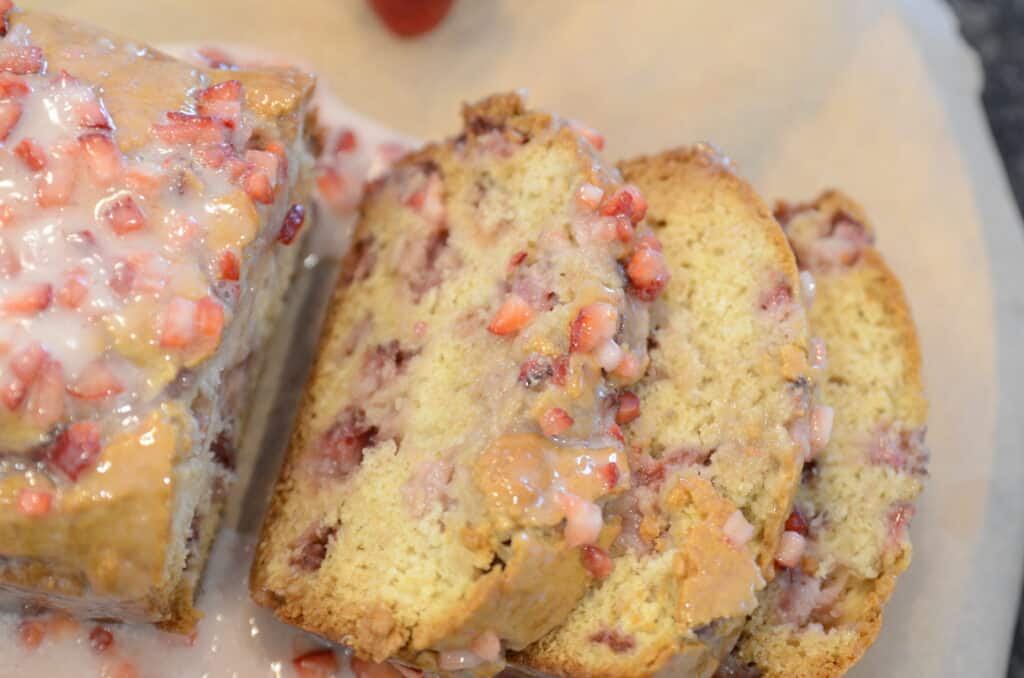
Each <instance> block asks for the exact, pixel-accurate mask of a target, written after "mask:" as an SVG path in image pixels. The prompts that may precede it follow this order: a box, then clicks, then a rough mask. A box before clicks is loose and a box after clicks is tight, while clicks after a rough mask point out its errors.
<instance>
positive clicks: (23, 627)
mask: <svg viewBox="0 0 1024 678" xmlns="http://www.w3.org/2000/svg"><path fill="white" fill-rule="evenodd" d="M2 2H4V0H0V3H2ZM0 35H3V33H0ZM44 638H46V626H45V625H44V624H43V623H42V622H41V621H39V620H38V619H26V620H25V621H23V622H21V623H20V624H18V642H20V643H21V646H22V647H24V648H26V649H29V650H34V649H36V648H37V647H39V646H40V645H42V644H43V639H44Z"/></svg>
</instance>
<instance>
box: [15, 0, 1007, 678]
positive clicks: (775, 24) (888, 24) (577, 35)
mask: <svg viewBox="0 0 1024 678" xmlns="http://www.w3.org/2000/svg"><path fill="white" fill-rule="evenodd" d="M25 4H26V5H28V6H31V7H37V8H46V9H53V10H56V11H60V12H62V13H65V14H69V15H73V16H76V17H79V18H81V19H83V20H87V21H90V22H92V23H96V24H100V25H105V26H108V27H110V28H113V29H116V30H118V31H120V32H122V33H126V34H129V35H134V36H136V37H138V38H140V39H142V40H146V41H149V42H159V43H167V42H183V41H196V40H198V41H209V42H228V43H239V44H262V45H265V46H266V48H267V49H269V50H272V51H274V52H277V53H291V54H296V55H297V56H299V57H301V58H302V59H304V60H306V61H308V62H309V63H311V64H314V65H315V66H316V68H317V69H318V70H319V72H320V73H321V75H322V76H323V77H324V78H325V79H326V81H328V82H329V83H330V85H331V86H332V88H333V89H334V90H335V91H337V92H338V93H339V94H340V95H341V96H342V98H343V99H344V100H345V101H346V103H347V104H349V105H350V106H351V107H353V108H354V109H356V110H359V111H361V112H363V113H365V114H367V115H369V116H371V117H375V118H378V119H380V120H381V121H383V122H384V123H386V124H388V125H390V126H392V127H393V128H395V129H397V130H400V131H402V132H404V133H407V134H409V135H412V136H414V137H418V138H431V137H436V136H438V135H440V134H445V133H448V132H450V131H453V130H454V129H455V127H456V112H457V110H458V104H459V102H460V101H461V100H463V99H466V98H473V97H477V96H480V95H484V94H487V93H490V92H492V91H496V90H501V89H505V88H511V87H526V88H528V89H529V90H530V92H531V94H532V101H533V103H534V104H536V105H538V106H540V107H544V108H549V109H551V110H555V111H558V112H560V113H562V114H565V115H569V116H574V117H578V118H581V119H583V120H585V121H587V122H588V123H589V124H591V125H593V126H595V127H597V128H598V129H600V130H601V131H602V132H604V133H605V135H606V136H607V138H608V146H607V153H606V154H607V155H608V157H609V158H612V159H614V158H619V157H626V156H628V155H632V154H635V153H641V152H656V151H658V150H660V149H662V148H665V147H668V146H672V145H679V144H683V143H689V142H693V141H697V140H708V141H712V142H714V143H716V144H717V145H719V146H720V147H721V148H723V149H725V150H726V151H727V152H728V153H729V154H730V155H731V156H732V157H733V158H734V159H735V160H736V161H737V163H738V164H739V166H740V169H741V171H742V173H743V174H745V175H746V176H747V177H748V178H750V179H751V180H752V181H753V182H754V184H755V185H756V186H757V187H758V188H759V189H760V190H761V192H762V193H763V194H764V195H765V196H766V197H768V198H769V199H772V198H776V197H787V198H793V199H799V198H802V197H809V196H811V195H812V194H814V193H816V192H817V191H818V190H819V189H821V188H824V187H827V186H836V187H840V188H842V189H844V190H845V191H847V192H849V193H850V194H851V195H853V196H854V197H856V198H857V199H858V200H860V201H862V202H863V204H864V205H865V207H866V208H867V210H868V212H869V214H870V215H872V217H873V219H874V221H875V222H876V226H877V228H878V231H879V240H880V246H881V249H882V251H883V252H884V253H885V254H886V256H887V257H888V258H889V260H890V261H891V263H892V265H893V267H894V269H895V270H896V271H897V272H898V273H899V274H900V275H901V276H902V278H903V280H904V283H905V285H906V288H907V291H908V294H909V296H910V299H911V303H912V306H913V309H914V312H915V317H916V318H917V320H918V323H919V325H920V330H921V335H922V342H923V350H924V358H925V371H926V381H927V386H928V389H929V395H930V398H931V402H932V410H931V417H930V431H929V440H930V443H931V447H932V451H933V458H932V464H931V473H932V478H931V481H930V483H929V485H928V488H927V490H926V494H925V495H924V497H923V499H922V501H921V504H920V512H919V514H918V517H917V519H916V520H915V522H914V524H913V528H912V535H913V540H914V543H915V556H914V563H913V565H912V567H911V568H910V570H909V572H908V573H907V574H906V575H905V576H904V577H903V580H902V581H901V585H900V586H899V588H898V589H897V592H896V595H895V598H894V600H893V602H892V604H891V605H890V607H889V609H888V612H887V616H886V622H885V627H884V630H883V633H882V637H881V639H880V640H879V642H878V643H877V644H876V646H875V647H874V648H873V649H872V650H871V651H870V652H869V653H868V656H867V657H866V658H865V660H864V661H863V662H862V664H861V665H860V666H858V667H857V668H856V669H855V670H854V672H853V675H855V676H968V675H969V676H980V677H987V676H993V677H994V676H1000V677H1001V676H1003V675H1005V667H1006V661H1007V654H1008V648H1009V642H1010V637H1011V633H1012V625H1013V620H1014V614H1015V608H1016V603H1017V600H1018V593H1019V586H1020V582H1021V574H1022V563H1024V494H1022V493H1021V492H1020V491H1018V489H1017V488H1018V487H1019V486H1020V483H1021V481H1022V480H1024V424H1022V423H1021V422H1022V419H1021V417H1020V414H1019V413H1020V412H1021V411H1022V409H1024V360H1022V356H1021V353H1020V351H1019V350H1018V345H1019V343H1020V342H1021V341H1022V340H1024V275H1022V273H1021V267H1022V266H1024V242H1022V237H1021V233H1022V231H1021V225H1020V221H1019V216H1018V214H1017V212H1016V210H1015V208H1014V207H1013V203H1012V200H1011V198H1010V195H1009V192H1008V187H1007V182H1006V179H1005V176H1004V175H1003V173H1002V170H1001V167H1000V165H999V163H998V158H997V155H996V153H995V150H994V146H993V143H992V140H991V136H990V133H989V130H988V128H987V125H986V124H985V121H984V117H983V115H982V112H981V108H980V104H979V93H980V87H981V78H980V70H979V68H978V64H977V60H976V58H975V57H974V55H973V54H972V53H970V52H969V50H968V49H967V48H966V47H965V46H964V44H963V43H962V42H961V40H960V38H959V37H958V35H957V33H956V28H955V25H954V23H953V18H952V15H951V13H950V12H949V11H948V9H946V8H945V6H943V5H941V4H940V3H939V2H937V1H936V0H917V1H915V0H905V1H903V2H890V3H886V2H882V1H881V0H870V1H868V0H860V1H858V2H853V3H851V2H842V3H838V2H837V3H826V2H823V1H822V0H776V1H775V2H771V3H753V2H749V1H748V0H728V1H723V2H716V3H708V2H685V3H684V2H672V1H670V0H666V1H665V2H653V1H649V0H632V1H631V2H628V3H620V2H613V1H612V0H608V1H598V0H589V1H586V2H584V1H583V0H576V1H569V0H564V1H562V2H551V1H550V0H548V1H542V0H518V1H517V0H505V1H498V0H494V1H491V0H459V1H458V2H457V3H456V7H455V10H454V12H453V14H452V16H450V17H449V19H448V21H447V22H446V23H445V24H444V25H443V26H442V27H441V28H440V29H439V30H438V31H436V32H434V33H433V34H431V35H429V36H427V37H425V38H423V39H420V40H417V41H413V42H399V41H396V40H394V39H393V38H391V37H390V36H389V35H388V34H387V33H385V32H384V30H383V29H382V28H381V27H380V25H379V24H378V23H377V21H376V20H375V19H374V17H373V16H372V15H371V14H370V12H369V10H367V9H366V4H365V3H364V2H361V1H358V0H347V1H346V0H291V1H289V2H253V1H252V0H248V1H243V0H219V1H218V0H209V1H206V2H188V1H184V0H148V1H146V2H135V3H121V2H117V1H115V0H49V1H47V2H27V3H25ZM271 423H272V425H273V426H276V427H286V426H287V424H288V422H286V421H273V422H271Z"/></svg>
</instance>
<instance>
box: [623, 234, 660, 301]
mask: <svg viewBox="0 0 1024 678" xmlns="http://www.w3.org/2000/svg"><path fill="white" fill-rule="evenodd" d="M626 275H628V276H629V282H630V283H631V287H630V292H632V293H633V295H634V296H636V297H637V298H638V299H642V300H643V301H651V300H653V299H654V298H655V297H657V296H658V293H659V292H661V290H662V289H664V287H665V285H667V284H668V281H669V277H670V276H669V272H668V266H667V265H666V264H665V257H664V256H663V255H662V254H661V252H659V251H658V250H656V249H653V248H650V247H639V248H637V249H636V250H635V251H634V252H633V256H632V257H630V259H629V263H628V264H626Z"/></svg>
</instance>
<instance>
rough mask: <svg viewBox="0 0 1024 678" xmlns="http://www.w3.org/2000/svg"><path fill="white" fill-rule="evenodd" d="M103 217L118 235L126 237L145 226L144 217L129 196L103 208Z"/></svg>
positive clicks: (122, 197)
mask: <svg viewBox="0 0 1024 678" xmlns="http://www.w3.org/2000/svg"><path fill="white" fill-rule="evenodd" d="M103 216H104V218H106V220H107V222H108V223H109V224H110V227H111V228H112V229H113V230H114V233H117V234H118V235H126V234H128V233H131V232H133V231H138V230H141V229H143V228H145V226H146V216H145V215H144V214H143V213H142V210H141V209H140V208H139V206H138V205H136V204H135V200H133V199H132V197H131V196H129V195H125V196H121V197H120V198H117V199H116V200H114V201H113V202H111V203H109V204H108V205H107V206H106V207H105V208H104V211H103Z"/></svg>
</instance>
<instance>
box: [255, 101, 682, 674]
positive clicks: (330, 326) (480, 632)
mask: <svg viewBox="0 0 1024 678" xmlns="http://www.w3.org/2000/svg"><path fill="white" fill-rule="evenodd" d="M463 116H464V118H465V131H464V132H463V134H462V135H460V136H459V137H457V138H455V139H453V140H451V141H448V142H446V143H442V144H437V145H432V146H429V147H427V148H426V149H424V150H422V151H420V152H417V153H415V154H413V155H411V156H409V157H407V158H405V159H403V160H402V161H400V162H399V163H398V165H397V166H396V167H395V168H394V170H393V171H392V172H391V173H390V174H389V175H388V176H387V177H386V178H384V179H383V180H382V182H381V183H379V184H378V185H375V186H372V187H371V188H370V190H369V192H368V195H367V196H366V198H365V200H364V203H363V206H362V219H361V222H360V224H359V226H358V228H357V232H356V235H355V246H354V250H353V253H352V256H351V258H350V260H349V261H348V262H346V263H345V264H343V279H342V281H341V282H340V284H339V287H338V289H337V292H336V296H335V297H334V299H333V301H332V305H331V311H330V314H329V316H328V319H327V321H326V325H325V330H324V334H323V337H322V340H321V343H320V352H319V356H318V358H317V361H316V365H315V367H314V371H313V377H312V379H311V382H310V383H309V385H308V387H307V393H306V397H305V401H304V404H303V406H302V408H301V410H300V414H299V416H298V423H297V426H296V430H295V433H294V436H293V439H292V441H291V445H290V451H289V454H288V457H287V460H286V462H285V466H284V469H283V471H282V475H281V478H280V480H279V483H278V485H277V488H276V491H275V493H274V496H273V499H272V502H271V506H270V509H269V514H268V516H267V518H266V520H265V524H264V530H263V534H262V538H261V541H260V544H259V547H258V550H257V554H256V560H255V563H254V565H253V571H252V592H253V595H254V597H255V598H256V600H257V601H259V602H260V603H261V604H264V605H267V606H269V607H272V608H273V609H274V610H275V612H276V613H277V615H278V616H280V617H281V618H282V619H284V620H286V621H288V622H291V623H294V624H296V625H299V626H301V627H303V628H306V629H309V630H311V631H313V632H315V633H318V634H320V635H322V636H324V637H327V638H330V639H332V640H335V641H338V642H341V643H344V644H346V645H349V646H351V647H352V648H353V649H354V650H355V652H356V653H357V655H359V656H362V657H371V658H373V659H375V660H378V661H379V660H382V659H384V658H387V657H391V656H395V655H397V656H399V657H401V658H402V659H403V660H405V661H408V662H413V663H416V664H418V665H420V666H422V667H424V668H427V669H430V670H441V671H449V670H455V669H459V668H466V667H469V666H471V665H472V666H476V665H479V664H480V663H481V661H486V662H487V665H488V666H490V667H492V668H496V667H497V666H498V665H499V664H500V661H499V659H500V657H499V652H500V649H501V647H500V646H499V645H498V641H499V640H500V641H501V643H502V644H503V645H504V646H505V647H510V648H522V647H524V646H525V645H527V644H528V643H530V642H532V641H534V640H536V639H537V638H538V637H540V636H541V635H542V634H543V633H545V632H547V631H549V630H550V629H551V628H552V627H554V626H555V625H556V624H558V623H559V622H560V621H561V620H562V619H563V618H564V617H565V615H566V614H568V612H569V610H570V609H571V608H572V607H573V606H574V605H575V604H576V602H577V601H578V600H579V598H580V597H581V596H582V595H583V592H584V591H585V589H586V588H587V587H588V585H589V584H590V582H591V575H590V574H589V573H588V570H587V569H586V568H585V567H584V563H583V561H582V559H581V549H580V548H579V546H580V545H582V548H583V552H584V553H585V554H587V553H591V552H596V551H594V549H596V548H597V547H596V544H594V542H597V541H601V539H603V540H604V541H605V542H606V541H608V540H610V538H611V534H610V533H609V532H608V531H607V530H606V531H605V533H604V534H605V536H602V534H601V527H602V522H601V513H600V507H599V504H601V503H604V502H605V501H606V500H607V499H609V498H610V497H612V496H614V494H616V493H618V492H620V491H621V490H622V489H623V488H625V487H627V486H628V482H629V470H628V465H627V461H626V459H625V454H624V446H623V443H622V441H621V438H622V434H621V431H620V430H619V429H618V427H617V426H616V425H615V421H614V418H615V413H616V407H615V406H616V401H617V396H618V392H619V389H620V387H622V386H624V385H628V384H629V383H632V382H633V381H635V380H636V379H638V378H639V376H640V375H641V374H642V372H643V369H644V368H645V367H646V361H647V358H646V350H647V333H648V312H647V305H648V303H647V302H646V301H644V299H649V298H652V297H654V296H655V295H656V294H657V292H658V290H659V289H660V287H661V286H663V284H664V282H665V280H664V271H663V270H659V268H658V264H659V262H660V261H661V258H660V255H659V254H658V253H657V247H658V245H657V241H656V239H654V238H653V236H646V237H641V236H642V231H641V232H637V233H634V230H635V227H636V226H637V225H638V223H639V220H640V218H641V217H642V212H643V209H642V199H641V198H640V197H639V196H637V195H635V194H634V193H633V192H631V191H630V190H627V189H625V188H624V187H622V186H621V185H620V183H619V180H618V178H617V173H615V172H614V170H611V171H609V170H606V169H604V168H603V167H602V165H601V162H600V160H599V159H598V158H597V156H596V155H595V153H594V151H593V149H592V148H591V146H590V144H589V143H588V142H587V140H586V139H585V138H584V137H583V136H581V135H580V134H578V133H577V132H576V131H574V130H576V129H578V128H576V127H574V126H569V125H564V124H562V123H560V122H559V121H557V120H556V119H554V118H552V117H551V116H549V115H546V114H540V113H534V112H530V111H527V110H526V109H525V107H524V105H523V103H522V101H521V100H520V99H519V97H518V96H516V95H501V96H495V97H492V98H490V99H487V100H485V101H483V102H481V103H478V104H475V105H472V106H467V107H466V108H465V109H464V112H463ZM634 260H636V261H637V262H640V263H642V264H643V266H637V265H634ZM630 276H632V277H630ZM602 368H604V369H602ZM566 519H567V520H566ZM588 549H589V550H588ZM591 565H592V564H591ZM470 648H475V653H471V652H469V649H470ZM481 670H491V669H486V668H483V669H481Z"/></svg>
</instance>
